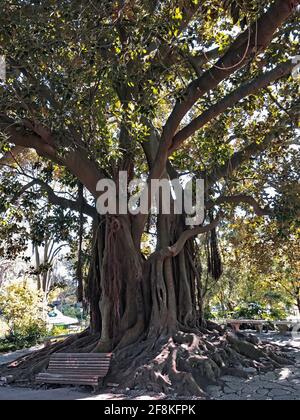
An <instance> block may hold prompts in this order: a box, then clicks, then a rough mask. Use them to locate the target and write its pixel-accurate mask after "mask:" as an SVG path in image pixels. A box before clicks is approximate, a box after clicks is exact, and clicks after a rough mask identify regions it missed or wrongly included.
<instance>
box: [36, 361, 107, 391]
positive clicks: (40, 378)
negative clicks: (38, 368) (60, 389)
mask: <svg viewBox="0 0 300 420" xmlns="http://www.w3.org/2000/svg"><path fill="white" fill-rule="evenodd" d="M111 357H112V354H111V353H56V354H53V355H52V356H51V358H50V362H49V366H48V369H47V371H46V372H44V373H40V374H39V375H37V376H36V382H37V383H40V384H60V385H88V386H92V387H94V388H95V389H96V388H97V387H98V386H99V385H101V384H102V382H103V379H104V378H105V376H106V375H107V373H108V371H109V367H110V362H111Z"/></svg>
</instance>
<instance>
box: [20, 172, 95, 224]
mask: <svg viewBox="0 0 300 420" xmlns="http://www.w3.org/2000/svg"><path fill="white" fill-rule="evenodd" d="M36 185H38V186H40V187H41V189H42V190H43V191H44V192H45V193H46V194H47V197H48V200H49V203H51V204H53V205H55V206H60V207H62V208H63V209H65V210H73V211H76V212H80V211H81V210H82V211H83V213H84V214H86V215H87V216H90V217H92V218H94V217H95V216H96V214H97V212H96V210H95V208H94V207H92V206H90V205H89V204H88V203H87V202H86V201H85V200H84V201H83V202H82V201H81V200H77V201H73V200H69V199H67V198H64V197H59V196H58V195H56V194H55V192H54V191H53V189H52V188H51V187H50V186H49V185H48V184H46V183H45V182H43V181H41V180H39V179H33V180H32V181H31V182H29V183H28V184H26V185H24V186H23V187H22V188H21V189H20V191H18V193H17V194H15V196H14V197H13V199H12V203H13V204H14V203H15V202H16V201H17V200H18V198H19V197H21V196H22V195H23V194H24V193H25V192H26V191H28V190H29V189H30V188H32V187H34V186H36Z"/></svg>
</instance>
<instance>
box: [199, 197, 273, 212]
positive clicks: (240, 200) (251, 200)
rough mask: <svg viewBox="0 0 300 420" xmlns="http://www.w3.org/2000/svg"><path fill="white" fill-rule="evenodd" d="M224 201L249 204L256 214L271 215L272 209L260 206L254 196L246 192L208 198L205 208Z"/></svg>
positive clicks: (224, 202)
mask: <svg viewBox="0 0 300 420" xmlns="http://www.w3.org/2000/svg"><path fill="white" fill-rule="evenodd" d="M226 203H229V204H230V203H233V204H235V205H239V204H243V203H244V204H249V205H250V206H252V207H253V210H254V212H255V214H256V215H257V216H271V215H272V214H273V212H272V210H271V209H269V208H262V207H260V205H259V203H258V202H257V201H256V200H255V198H254V197H251V196H249V195H246V194H237V195H232V196H226V197H219V198H217V199H216V200H210V201H209V202H208V203H207V205H206V208H207V209H211V208H213V207H215V206H219V205H221V204H226Z"/></svg>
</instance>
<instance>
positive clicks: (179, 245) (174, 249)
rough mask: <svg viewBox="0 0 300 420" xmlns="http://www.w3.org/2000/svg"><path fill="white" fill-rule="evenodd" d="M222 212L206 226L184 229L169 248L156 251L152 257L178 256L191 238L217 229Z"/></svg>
mask: <svg viewBox="0 0 300 420" xmlns="http://www.w3.org/2000/svg"><path fill="white" fill-rule="evenodd" d="M221 216H222V213H219V214H218V216H217V217H216V218H215V220H214V221H213V222H212V223H210V224H209V225H206V226H197V227H194V228H192V229H189V230H186V231H184V232H183V233H182V234H181V236H180V238H179V239H178V241H177V242H176V243H175V244H174V245H172V246H169V247H167V248H164V249H162V250H161V251H158V252H156V253H154V254H153V255H152V256H151V258H162V259H165V258H173V257H176V256H177V255H178V254H179V253H180V252H181V251H182V249H183V248H184V246H185V244H186V242H187V241H188V240H189V239H192V238H194V237H195V236H197V235H203V234H204V233H207V232H210V231H211V230H213V229H215V228H216V227H217V226H218V225H219V223H220V221H221Z"/></svg>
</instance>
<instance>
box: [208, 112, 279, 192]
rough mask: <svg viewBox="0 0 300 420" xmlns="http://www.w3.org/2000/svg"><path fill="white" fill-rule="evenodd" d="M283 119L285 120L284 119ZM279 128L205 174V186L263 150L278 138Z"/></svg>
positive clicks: (210, 184) (216, 180)
mask: <svg viewBox="0 0 300 420" xmlns="http://www.w3.org/2000/svg"><path fill="white" fill-rule="evenodd" d="M284 121H285V120H284ZM279 132H280V128H279V127H276V128H275V129H274V130H272V131H271V132H270V133H269V134H267V135H266V137H265V138H264V140H263V141H261V142H260V143H257V142H253V143H251V144H249V146H247V147H245V148H244V149H243V150H240V151H238V152H235V153H234V154H233V155H232V156H231V157H230V158H229V159H228V160H227V162H226V163H224V164H223V165H219V166H216V167H215V168H214V169H213V171H212V172H211V173H209V174H207V176H206V182H207V185H206V188H210V187H212V186H213V185H214V184H215V183H216V182H218V181H219V180H220V179H222V178H227V177H229V176H230V175H232V173H233V172H235V171H236V170H237V169H238V168H239V167H240V166H241V165H242V164H243V163H244V162H246V161H248V160H249V159H250V158H251V157H255V156H257V155H259V154H260V153H262V152H263V151H265V150H266V149H267V148H268V146H269V145H270V144H271V143H272V142H273V141H274V140H277V139H278V133H279Z"/></svg>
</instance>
